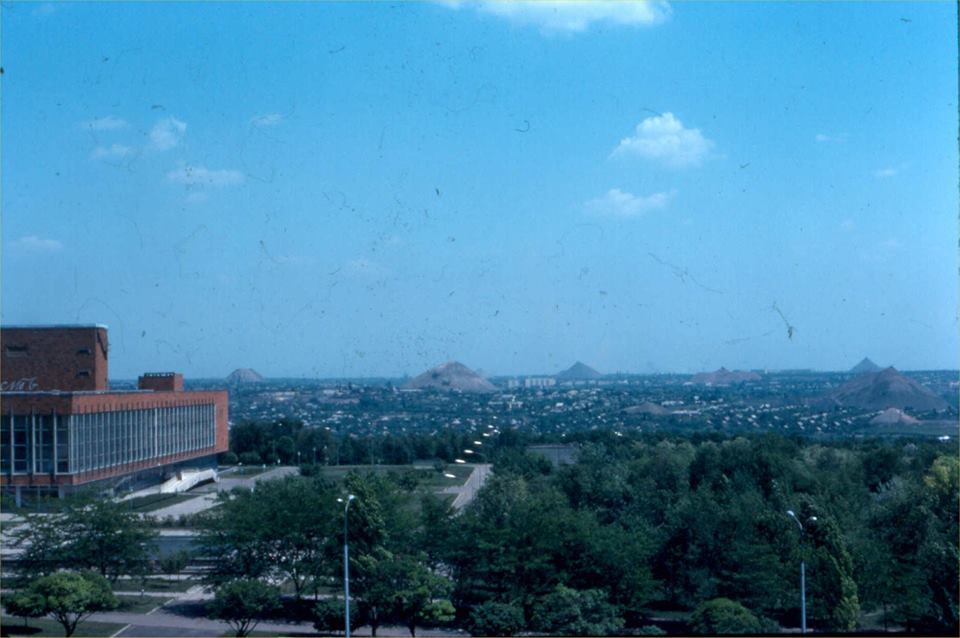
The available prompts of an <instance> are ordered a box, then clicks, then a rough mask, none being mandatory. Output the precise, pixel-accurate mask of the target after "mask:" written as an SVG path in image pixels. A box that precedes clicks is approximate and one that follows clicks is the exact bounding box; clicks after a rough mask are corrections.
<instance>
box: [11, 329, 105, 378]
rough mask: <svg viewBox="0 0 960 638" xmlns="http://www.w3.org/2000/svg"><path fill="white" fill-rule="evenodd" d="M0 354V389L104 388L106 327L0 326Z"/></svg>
mask: <svg viewBox="0 0 960 638" xmlns="http://www.w3.org/2000/svg"><path fill="white" fill-rule="evenodd" d="M0 357H2V359H0V361H2V363H0V377H2V378H0V380H2V383H3V385H2V388H3V390H11V391H31V390H33V391H37V390H62V391H65V392H68V391H82V390H87V391H93V390H97V391H104V390H107V330H106V328H99V327H95V326H78V327H65V328H3V329H2V330H0Z"/></svg>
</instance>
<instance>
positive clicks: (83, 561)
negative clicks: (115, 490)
mask: <svg viewBox="0 0 960 638" xmlns="http://www.w3.org/2000/svg"><path fill="white" fill-rule="evenodd" d="M12 536H13V538H14V541H13V543H14V545H17V546H26V549H25V551H24V554H23V560H22V563H21V564H22V570H23V572H24V573H25V574H28V575H31V576H32V575H38V574H39V575H42V574H49V573H52V572H53V571H55V570H56V569H59V568H61V567H70V568H73V567H81V568H83V569H93V570H95V571H97V572H98V573H99V574H100V575H101V576H104V577H106V578H108V579H109V580H111V581H116V580H117V578H119V577H120V576H122V575H137V574H141V573H144V572H146V571H147V570H149V559H150V549H151V547H152V545H153V544H154V543H155V541H156V538H157V532H156V530H154V529H153V528H152V527H150V525H149V524H148V523H147V522H146V521H145V520H144V519H142V518H141V517H140V516H139V515H137V514H135V513H132V512H130V511H128V510H127V508H126V507H125V505H124V504H123V503H119V502H116V501H113V500H110V499H104V498H95V497H90V496H77V497H73V498H70V499H67V500H66V501H65V502H64V503H62V504H61V505H60V508H59V510H58V511H56V512H53V513H51V514H47V515H33V516H28V517H27V521H26V523H25V524H24V525H21V526H20V527H18V528H17V529H16V530H15V531H14V532H13V534H12Z"/></svg>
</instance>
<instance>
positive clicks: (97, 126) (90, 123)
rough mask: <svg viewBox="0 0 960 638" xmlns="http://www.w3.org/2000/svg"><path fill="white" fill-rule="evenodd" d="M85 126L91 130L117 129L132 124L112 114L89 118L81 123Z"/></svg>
mask: <svg viewBox="0 0 960 638" xmlns="http://www.w3.org/2000/svg"><path fill="white" fill-rule="evenodd" d="M81 126H82V127H83V128H87V129H90V130H91V131H115V130H117V129H122V128H127V127H128V126H130V124H129V123H128V122H127V121H126V120H122V119H120V118H119V117H114V116H112V115H107V116H106V117H98V118H94V119H92V120H87V121H86V122H83V123H82V124H81Z"/></svg>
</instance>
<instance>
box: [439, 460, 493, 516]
mask: <svg viewBox="0 0 960 638" xmlns="http://www.w3.org/2000/svg"><path fill="white" fill-rule="evenodd" d="M491 467H492V466H491V465H489V464H486V463H485V464H482V465H475V466H474V468H473V471H472V472H470V476H468V477H467V480H466V481H465V482H464V484H463V485H460V486H457V487H447V488H444V490H443V491H444V493H447V494H456V495H457V496H456V498H454V499H453V509H455V510H457V511H460V510H462V509H463V508H464V507H466V506H467V505H469V504H470V502H471V501H472V500H473V499H474V498H476V496H477V492H479V491H480V488H481V487H483V484H484V483H486V482H487V478H489V476H490V468H491Z"/></svg>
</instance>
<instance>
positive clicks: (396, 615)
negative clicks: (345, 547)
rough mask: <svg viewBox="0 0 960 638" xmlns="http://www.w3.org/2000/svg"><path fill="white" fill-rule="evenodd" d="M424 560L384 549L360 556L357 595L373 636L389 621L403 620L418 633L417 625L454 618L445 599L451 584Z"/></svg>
mask: <svg viewBox="0 0 960 638" xmlns="http://www.w3.org/2000/svg"><path fill="white" fill-rule="evenodd" d="M424 559H425V557H420V558H419V559H418V558H415V557H413V556H409V555H406V556H393V555H391V554H389V553H388V552H385V551H382V550H381V551H380V552H378V553H377V556H376V557H375V556H373V555H371V554H367V555H366V556H362V557H360V558H359V559H358V561H357V564H358V568H359V569H358V571H359V578H358V585H359V586H358V587H357V589H356V591H357V597H358V599H359V600H360V603H361V605H360V608H361V611H362V612H363V615H364V618H365V619H366V621H367V623H368V624H369V625H370V628H371V633H372V634H373V635H374V636H375V635H376V631H377V629H378V628H379V627H380V625H382V624H383V623H384V622H386V621H387V620H396V621H398V622H402V623H404V625H406V627H407V628H408V629H409V630H410V635H411V636H415V635H416V627H417V625H418V624H422V623H442V622H447V621H449V620H452V619H453V615H452V614H453V606H452V605H451V604H450V603H449V601H445V597H446V596H448V595H449V594H450V591H451V589H452V584H451V583H450V581H449V580H447V579H446V578H443V577H442V576H440V575H438V574H436V573H434V572H433V571H431V570H430V569H429V568H427V567H426V566H425V565H424V564H423V562H422V560H424ZM444 602H446V604H444Z"/></svg>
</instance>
